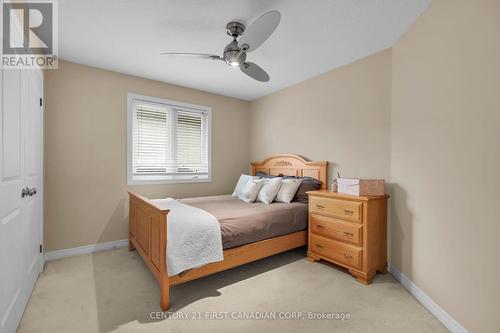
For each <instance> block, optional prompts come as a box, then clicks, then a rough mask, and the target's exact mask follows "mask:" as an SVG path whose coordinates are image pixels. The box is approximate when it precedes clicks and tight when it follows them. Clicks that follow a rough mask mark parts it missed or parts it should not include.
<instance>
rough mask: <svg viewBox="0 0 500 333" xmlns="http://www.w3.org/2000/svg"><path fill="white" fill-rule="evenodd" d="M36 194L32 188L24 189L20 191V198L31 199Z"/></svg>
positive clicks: (35, 190)
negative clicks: (28, 197)
mask: <svg viewBox="0 0 500 333" xmlns="http://www.w3.org/2000/svg"><path fill="white" fill-rule="evenodd" d="M36 192H38V190H37V189H36V188H34V187H32V188H29V187H25V188H23V189H22V190H21V198H24V197H27V196H30V197H32V196H34V195H35V194H36Z"/></svg>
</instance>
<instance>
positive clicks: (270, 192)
mask: <svg viewBox="0 0 500 333" xmlns="http://www.w3.org/2000/svg"><path fill="white" fill-rule="evenodd" d="M280 188H281V178H270V179H266V180H265V181H264V185H262V188H261V189H260V191H259V194H258V195H257V201H260V202H263V203H265V204H266V205H268V204H270V203H271V202H273V200H274V198H275V197H276V195H277V194H278V192H279V190H280Z"/></svg>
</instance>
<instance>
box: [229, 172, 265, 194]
mask: <svg viewBox="0 0 500 333" xmlns="http://www.w3.org/2000/svg"><path fill="white" fill-rule="evenodd" d="M250 179H259V177H254V176H250V175H243V174H242V175H241V176H240V179H238V183H237V184H236V187H235V188H234V192H233V197H236V198H238V197H239V196H240V194H241V190H242V189H243V187H244V186H245V184H246V183H247V182H248V181H249V180H250Z"/></svg>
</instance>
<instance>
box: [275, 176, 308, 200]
mask: <svg viewBox="0 0 500 333" xmlns="http://www.w3.org/2000/svg"><path fill="white" fill-rule="evenodd" d="M301 183H302V179H300V178H285V179H282V180H281V188H280V190H279V191H278V194H277V195H276V198H275V199H274V201H277V202H286V203H290V202H291V201H292V199H293V197H294V196H295V193H297V190H298V189H299V186H300V184H301Z"/></svg>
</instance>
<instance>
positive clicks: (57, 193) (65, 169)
mask: <svg viewBox="0 0 500 333" xmlns="http://www.w3.org/2000/svg"><path fill="white" fill-rule="evenodd" d="M127 92H134V93H138V94H143V95H149V96H154V97H160V98H167V99H172V100H176V101H181V102H187V103H194V104H201V105H206V106H210V107H212V133H213V138H212V156H213V174H212V182H211V183H197V184H173V185H154V186H151V185H150V186H130V187H127V186H126V165H127V161H126V156H127V155H126V154H127V152H126V146H127V145H126V115H127V114H126V109H127ZM45 96H46V98H45V100H46V103H45V206H44V207H45V230H44V235H45V249H46V250H47V251H52V250H59V249H65V248H72V247H77V246H82V245H88V244H95V243H101V242H106V241H112V240H118V239H125V238H127V237H128V224H127V216H128V212H127V190H128V189H132V190H134V191H137V192H139V193H142V194H145V195H147V196H150V197H166V196H172V197H187V196H202V195H212V194H224V193H229V192H231V191H232V189H233V187H234V184H235V183H236V180H237V178H238V176H239V174H240V173H241V172H243V171H245V172H246V171H248V170H249V160H248V156H249V137H248V136H249V129H248V123H249V117H250V113H249V103H248V102H245V101H240V100H237V99H233V98H228V97H223V96H219V95H214V94H210V93H205V92H201V91H197V90H193V89H188V88H183V87H179V86H174V85H169V84H165V83H160V82H156V81H151V80H146V79H141V78H137V77H133V76H128V75H123V74H119V73H115V72H110V71H105V70H100V69H96V68H92V67H87V66H82V65H77V64H74V63H69V62H65V61H60V62H59V69H58V70H49V71H46V78H45Z"/></svg>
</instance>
